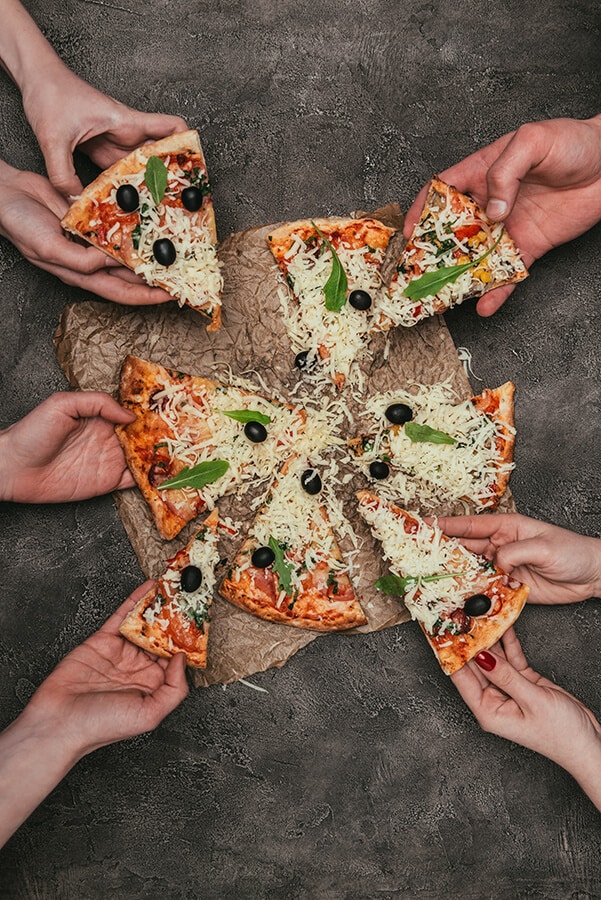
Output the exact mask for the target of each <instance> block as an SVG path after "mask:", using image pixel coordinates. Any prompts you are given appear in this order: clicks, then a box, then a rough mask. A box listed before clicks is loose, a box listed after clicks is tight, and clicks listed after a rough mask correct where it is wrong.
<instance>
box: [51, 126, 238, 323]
mask: <svg viewBox="0 0 601 900" xmlns="http://www.w3.org/2000/svg"><path fill="white" fill-rule="evenodd" d="M61 225H62V226H63V228H64V229H65V230H66V231H69V232H71V233H72V234H75V235H77V236H78V237H80V238H84V239H85V240H86V241H88V242H89V243H90V244H93V245H94V246H95V247H98V249H99V250H103V251H104V253H107V254H108V255H109V256H112V257H113V259H117V260H119V262H120V263H123V265H125V266H127V267H128V268H129V269H132V270H133V271H134V272H136V274H138V275H141V276H142V277H143V278H144V279H145V280H146V281H147V282H148V284H150V285H152V286H155V287H161V288H164V290H166V291H167V292H168V293H169V294H171V296H172V297H174V298H175V299H176V300H177V301H178V303H179V304H180V306H183V305H184V304H185V305H187V306H191V307H192V308H193V309H196V310H198V311H199V312H201V313H202V314H203V315H205V316H207V317H208V318H209V319H210V323H209V325H208V326H207V331H217V329H218V328H219V326H220V324H221V292H222V288H223V279H222V276H221V271H220V265H219V261H218V259H217V249H216V245H217V232H216V229H215V215H214V212H213V201H212V198H211V188H210V186H209V181H208V176H207V167H206V163H205V158H204V154H203V151H202V147H201V145H200V140H199V137H198V132H196V131H184V132H180V133H178V134H172V135H170V136H169V137H166V138H163V139H162V140H160V141H155V142H154V143H151V144H144V145H143V146H142V147H139V148H138V149H137V150H134V151H133V152H132V153H130V154H129V155H128V156H125V157H124V158H123V159H120V160H119V161H118V162H116V163H114V165H112V166H111V167H110V168H108V169H106V171H104V172H102V173H101V174H100V175H99V176H98V178H96V179H95V180H94V181H93V182H92V183H91V184H89V185H88V186H87V187H86V188H84V190H83V191H82V193H81V194H80V196H79V197H77V199H76V200H75V202H74V203H73V204H72V206H71V207H70V208H69V210H68V211H67V213H66V215H65V216H64V218H63V220H62V222H61Z"/></svg>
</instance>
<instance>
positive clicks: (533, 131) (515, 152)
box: [486, 123, 547, 222]
mask: <svg viewBox="0 0 601 900" xmlns="http://www.w3.org/2000/svg"><path fill="white" fill-rule="evenodd" d="M542 136H543V133H542V132H541V131H540V130H539V129H538V127H537V126H536V124H532V123H531V124H528V125H522V126H521V127H520V128H518V130H517V131H516V132H515V134H514V135H513V137H512V138H511V140H510V141H509V143H508V144H507V146H506V147H505V149H504V150H503V152H502V153H501V154H500V155H499V157H498V159H496V160H495V162H494V163H493V164H492V165H491V167H490V169H489V170H488V174H487V176H486V183H487V186H488V203H487V205H486V214H487V215H488V216H490V218H491V219H494V220H495V221H497V222H501V221H503V220H504V219H506V218H507V216H508V215H509V214H510V213H511V211H512V209H513V206H514V203H515V201H516V198H517V195H518V192H519V190H520V183H521V180H522V179H523V178H524V177H525V176H526V175H527V174H528V172H529V171H530V170H531V169H533V168H534V167H535V166H537V165H539V164H540V163H541V162H542V160H543V159H544V157H545V153H546V150H547V147H546V146H545V144H543V143H542V142H541V137H542Z"/></svg>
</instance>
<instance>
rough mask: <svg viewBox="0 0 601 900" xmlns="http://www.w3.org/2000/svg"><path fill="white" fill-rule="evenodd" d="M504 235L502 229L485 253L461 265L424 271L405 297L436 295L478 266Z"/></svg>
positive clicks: (408, 286) (415, 297)
mask: <svg viewBox="0 0 601 900" xmlns="http://www.w3.org/2000/svg"><path fill="white" fill-rule="evenodd" d="M502 237H503V231H501V234H500V235H499V237H498V238H497V239H496V241H495V242H494V244H493V245H492V247H489V249H488V250H487V251H486V253H483V254H482V256H479V257H478V258H477V259H472V260H471V261H470V262H466V263H462V264H461V265H460V266H441V267H440V269H435V270H434V271H433V272H424V274H423V275H420V277H419V278H414V279H413V281H410V282H409V284H408V285H407V287H406V288H405V290H404V291H403V297H409V299H410V300H423V299H424V297H435V296H436V295H437V294H438V292H439V291H441V290H442V289H443V287H446V285H447V284H453V283H454V282H455V281H457V279H458V278H459V276H460V275H463V273H464V272H467V270H468V269H471V268H472V267H473V266H477V265H478V263H481V262H482V260H484V259H486V257H487V256H489V254H491V253H492V252H493V250H494V249H495V247H496V246H497V244H498V243H499V241H500V240H501V238H502Z"/></svg>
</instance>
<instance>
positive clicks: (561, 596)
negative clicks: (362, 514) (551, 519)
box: [437, 513, 601, 604]
mask: <svg viewBox="0 0 601 900" xmlns="http://www.w3.org/2000/svg"><path fill="white" fill-rule="evenodd" d="M437 523H438V527H439V528H440V529H441V530H442V531H443V532H444V533H445V534H448V535H450V536H451V537H457V538H459V540H460V541H461V542H462V544H464V545H465V546H466V547H467V549H468V550H471V551H472V552H473V553H479V554H481V555H482V556H485V557H486V558H487V559H491V560H493V561H494V562H495V563H496V565H498V566H499V568H500V569H503V570H504V571H505V572H507V573H509V574H511V576H512V577H513V578H515V579H517V580H518V581H522V582H524V583H525V584H527V585H529V586H530V593H529V595H528V602H529V603H546V604H553V603H574V602H576V601H578V600H586V599H587V598H589V597H596V596H600V594H601V540H600V539H599V538H591V537H586V536H584V535H581V534H576V533H575V532H573V531H568V530H567V529H566V528H559V527H558V526H557V525H549V524H548V523H546V522H540V521H538V520H537V519H531V518H529V517H528V516H522V515H520V514H519V513H497V514H494V515H480V516H448V517H441V518H438V519H437Z"/></svg>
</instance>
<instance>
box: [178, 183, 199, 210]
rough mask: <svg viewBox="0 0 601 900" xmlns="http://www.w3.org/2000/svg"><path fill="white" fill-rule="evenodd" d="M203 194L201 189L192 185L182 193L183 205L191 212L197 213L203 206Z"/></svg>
mask: <svg viewBox="0 0 601 900" xmlns="http://www.w3.org/2000/svg"><path fill="white" fill-rule="evenodd" d="M202 198H203V193H202V191H201V190H200V188H197V187H195V186H194V185H191V186H190V187H187V188H184V189H183V191H182V203H183V204H184V206H185V207H186V209H187V210H188V211H189V212H197V210H199V209H200V207H201V206H202Z"/></svg>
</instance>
